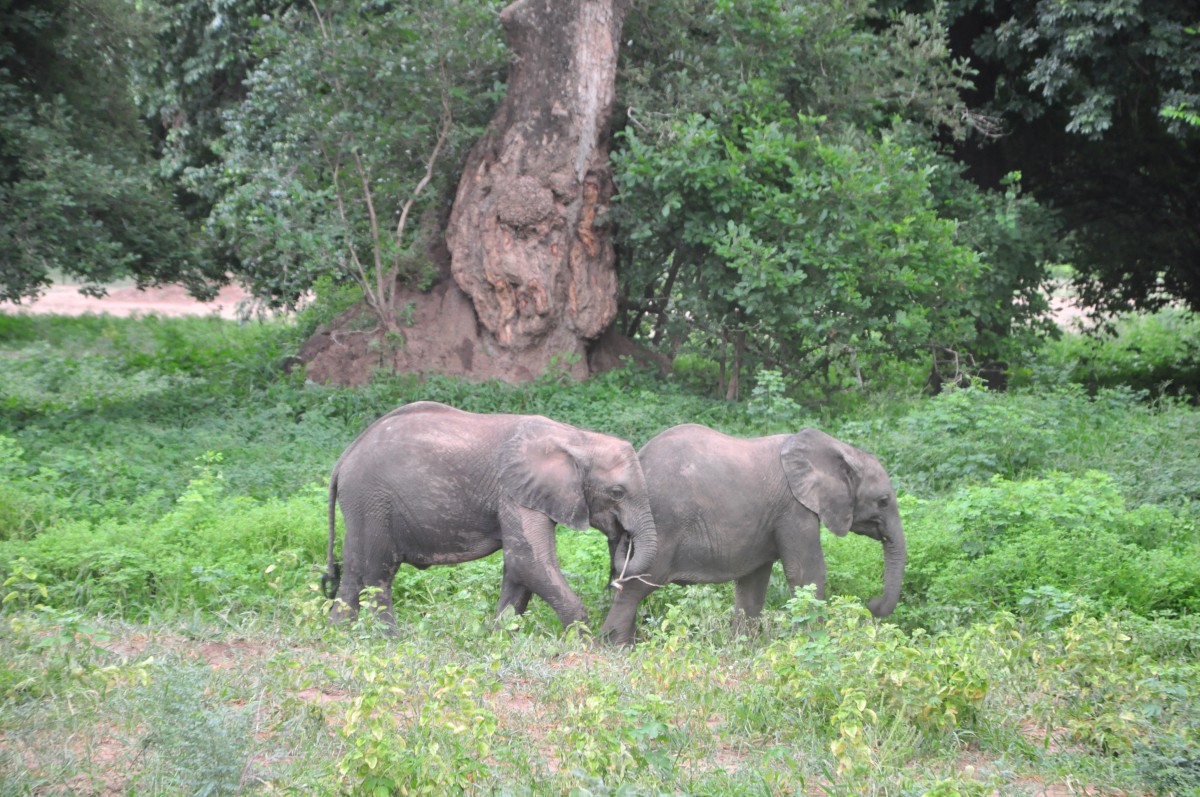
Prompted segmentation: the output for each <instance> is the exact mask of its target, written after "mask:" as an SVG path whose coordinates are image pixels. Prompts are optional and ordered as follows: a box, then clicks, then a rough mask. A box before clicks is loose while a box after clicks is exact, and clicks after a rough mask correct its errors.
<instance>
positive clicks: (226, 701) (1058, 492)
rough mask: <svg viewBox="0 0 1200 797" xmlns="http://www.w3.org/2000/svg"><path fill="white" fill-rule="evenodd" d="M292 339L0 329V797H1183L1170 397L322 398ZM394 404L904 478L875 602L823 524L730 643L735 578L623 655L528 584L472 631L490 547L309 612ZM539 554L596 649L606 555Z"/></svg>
mask: <svg viewBox="0 0 1200 797" xmlns="http://www.w3.org/2000/svg"><path fill="white" fill-rule="evenodd" d="M1172 323H1175V322H1172ZM1188 328H1190V327H1187V326H1186V325H1183V326H1180V325H1179V324H1176V325H1175V326H1172V327H1171V329H1175V330H1179V329H1188ZM296 338H297V330H296V328H291V327H286V326H273V325H267V326H248V327H239V326H237V325H235V324H231V323H228V322H220V321H214V320H211V319H179V320H174V321H170V320H167V321H164V320H161V319H141V320H116V319H97V318H84V319H46V318H44V317H23V318H16V319H12V318H5V317H2V316H0V407H2V408H3V413H2V414H0V583H2V584H3V587H2V588H0V598H3V601H4V602H3V605H2V608H0V640H2V641H0V645H2V646H3V649H4V650H5V651H6V655H5V656H4V660H3V661H2V662H0V795H29V794H66V793H84V794H128V793H136V794H242V793H248V794H305V795H311V794H330V795H332V794H417V793H436V794H443V793H469V794H506V795H542V794H547V795H549V794H578V795H587V794H593V795H618V794H620V795H651V794H655V795H656V794H694V795H704V794H714V795H715V794H722V795H725V794H746V795H764V794H814V795H815V794H823V795H859V794H875V795H910V794H911V795H926V794H927V795H976V794H978V795H991V794H995V793H1000V794H1035V793H1042V792H1043V791H1045V790H1047V789H1051V788H1057V789H1059V790H1060V792H1061V793H1069V792H1068V791H1067V790H1068V789H1076V790H1077V791H1079V790H1081V789H1082V788H1083V787H1084V786H1088V787H1091V788H1095V789H1103V790H1104V792H1103V793H1110V794H1164V795H1185V794H1195V793H1197V791H1198V790H1200V759H1197V758H1196V754H1195V752H1194V751H1195V749H1196V748H1197V744H1198V743H1200V686H1198V684H1200V667H1198V666H1197V665H1196V664H1195V662H1196V661H1197V660H1200V621H1198V620H1197V616H1198V615H1197V614H1196V608H1197V606H1198V605H1200V580H1198V579H1200V576H1198V575H1197V574H1200V561H1198V560H1200V548H1198V544H1200V526H1198V524H1197V521H1196V514H1195V506H1196V502H1197V501H1200V453H1198V452H1197V451H1196V448H1197V447H1196V446H1195V441H1196V440H1197V439H1200V428H1198V424H1200V412H1198V411H1197V410H1196V408H1195V407H1193V406H1192V405H1190V404H1188V403H1186V402H1184V401H1183V400H1181V399H1178V398H1174V397H1172V396H1170V395H1167V394H1166V393H1162V392H1159V393H1157V394H1154V395H1152V394H1150V393H1148V392H1144V391H1140V390H1138V389H1133V388H1129V387H1126V386H1124V385H1122V384H1119V383H1115V384H1106V385H1097V384H1090V383H1086V381H1085V380H1080V381H1072V380H1071V379H1062V378H1061V376H1062V374H1063V371H1062V369H1061V368H1057V367H1050V365H1048V363H1061V362H1062V360H1063V358H1064V357H1065V356H1066V355H1065V354H1063V351H1064V350H1065V348H1066V347H1069V346H1075V345H1077V344H1076V343H1075V342H1073V341H1066V342H1064V343H1062V344H1056V345H1059V346H1062V347H1064V348H1063V349H1056V348H1053V347H1051V348H1050V349H1048V350H1047V351H1045V352H1044V353H1043V354H1042V355H1041V357H1042V359H1041V360H1040V361H1033V362H1031V364H1029V365H1028V366H1027V378H1026V380H1025V382H1024V383H1023V384H1019V385H1018V386H1016V387H1015V388H1014V390H1013V391H1011V392H1009V393H1006V394H995V393H988V392H985V391H982V390H974V389H972V390H958V391H952V392H949V393H946V394H943V395H941V396H939V397H937V398H933V399H930V398H922V397H920V396H917V395H913V394H908V393H904V392H893V393H891V394H880V395H875V396H867V397H860V398H858V399H857V400H855V401H849V400H847V399H846V397H844V396H843V397H842V400H841V401H840V403H839V404H838V406H837V408H836V409H833V408H830V407H820V406H817V405H811V404H801V403H799V402H796V401H793V400H791V399H789V398H787V396H786V395H785V394H784V393H783V392H781V391H780V390H779V389H778V388H779V385H772V386H771V389H770V390H766V389H763V390H759V391H758V392H757V393H755V394H753V396H752V398H751V400H749V401H747V402H746V403H745V404H738V405H731V404H727V403H725V402H720V401H713V400H710V399H706V398H703V397H700V396H698V395H695V394H694V393H692V392H689V389H688V388H687V387H686V386H683V385H678V384H675V383H671V382H662V381H659V380H658V379H656V378H655V377H653V376H651V375H649V374H646V373H642V372H637V371H625V372H620V373H616V374H611V375H606V376H604V377H600V378H597V379H594V380H591V381H589V382H587V383H584V384H573V383H568V382H566V381H564V380H563V379H561V378H558V377H556V376H554V375H550V376H547V377H545V378H543V379H542V380H539V381H538V382H536V383H534V384H532V385H528V386H524V387H519V388H518V387H512V386H507V385H502V384H497V383H490V384H482V385H472V384H468V383H464V382H459V381H453V380H442V379H431V380H428V381H425V382H417V381H415V380H412V379H407V378H402V377H397V378H391V379H380V380H377V381H376V382H374V383H372V384H371V385H369V386H367V387H365V388H360V389H355V390H350V389H340V388H330V387H324V386H318V385H312V384H307V383H305V382H304V381H303V379H302V377H301V376H300V375H298V374H292V375H290V376H289V375H286V374H284V373H283V371H282V365H283V364H284V363H286V362H287V355H288V353H289V352H290V351H291V349H292V348H293V347H294V346H295V342H296ZM1114 357H1115V355H1114ZM1114 361H1119V357H1118V358H1116V360H1114ZM1039 369H1041V370H1039ZM1111 370H1112V371H1113V372H1116V371H1119V370H1120V369H1119V368H1117V369H1111ZM418 398H432V399H437V400H442V401H446V402H448V403H452V404H455V405H457V406H461V407H464V408H467V409H474V410H478V411H513V412H537V413H542V414H547V415H550V416H552V417H555V418H558V419H560V420H564V421H567V422H571V423H576V424H578V425H581V426H586V427H588V428H593V429H598V430H601V431H606V432H610V433H614V434H619V435H621V436H624V437H626V438H628V439H630V440H631V441H633V442H634V443H635V444H638V445H640V444H641V443H643V442H645V440H647V439H648V438H649V437H650V436H652V435H653V434H655V433H656V432H657V431H659V430H661V429H663V428H666V427H667V426H670V425H673V424H675V423H680V422H684V421H699V422H703V423H707V424H709V425H712V426H715V427H718V428H722V429H724V430H726V431H729V432H732V433H736V434H762V433H767V432H775V431H782V430H786V429H794V428H798V427H800V426H803V425H818V426H821V427H822V428H825V429H826V430H828V431H830V432H831V433H834V434H835V435H838V436H840V437H842V438H843V439H845V440H847V441H849V442H853V443H855V444H858V445H861V446H863V447H864V448H867V449H869V450H872V451H874V452H875V453H877V454H878V455H879V456H880V459H881V460H882V461H883V462H884V463H885V464H886V466H887V467H888V469H889V471H890V473H891V475H892V477H893V480H894V481H895V482H896V483H897V485H898V486H899V487H900V489H901V499H902V513H903V517H904V520H905V527H906V531H907V536H908V541H909V553H910V559H909V567H908V572H907V574H906V583H905V593H904V597H903V598H902V602H901V606H900V608H899V609H898V610H897V612H896V614H895V615H893V617H892V618H890V619H889V620H888V621H884V622H880V621H876V620H874V619H872V618H871V617H870V616H869V615H868V614H866V613H865V610H864V609H863V602H862V599H863V598H866V597H870V596H871V595H873V594H875V593H876V592H877V591H878V588H879V586H878V585H879V574H880V570H881V561H880V560H881V557H880V556H879V549H878V546H877V545H876V544H873V543H871V542H870V541H868V540H866V539H864V538H861V537H857V536H856V535H850V536H849V537H847V538H845V539H837V538H833V537H832V536H829V538H828V539H827V540H826V546H825V548H826V555H827V560H828V563H829V587H830V589H829V591H830V600H829V601H828V602H826V603H821V602H817V601H814V600H813V599H812V598H811V596H807V595H803V594H802V595H800V596H796V597H794V598H793V597H791V596H788V595H787V594H786V590H785V589H784V587H783V585H782V583H781V581H780V580H779V579H778V578H777V579H776V581H775V582H774V583H773V585H772V588H771V591H770V595H769V599H768V606H767V611H766V614H765V616H764V619H763V621H762V623H761V624H760V625H759V628H758V629H757V631H756V632H755V633H753V634H751V635H749V636H745V637H740V638H731V637H730V634H729V620H730V612H731V607H732V603H733V601H732V589H731V585H728V584H726V585H709V586H703V585H698V586H693V587H681V586H675V585H672V586H669V587H667V588H664V589H662V590H659V591H658V592H656V593H655V594H654V595H652V596H651V597H650V598H648V599H647V600H646V601H644V602H643V607H642V614H641V620H640V633H641V636H642V642H641V644H639V646H638V647H637V648H636V649H634V650H632V651H628V650H617V649H612V648H610V647H607V646H605V645H601V644H597V643H596V642H594V641H593V640H592V639H591V638H590V637H589V636H588V634H586V633H576V632H570V633H566V634H564V633H563V631H562V629H561V628H560V627H559V625H558V623H557V620H556V618H555V617H554V614H553V612H552V611H550V610H549V608H548V607H547V606H546V605H545V604H544V603H542V602H540V601H536V600H535V601H534V602H533V603H532V604H531V606H530V611H529V612H528V613H527V614H526V615H525V616H523V617H513V616H505V617H502V618H499V619H498V620H496V619H493V617H492V614H493V611H494V607H495V603H496V600H497V597H498V592H499V583H500V572H501V562H500V559H499V558H498V557H497V556H493V557H489V558H488V559H485V560H481V561H478V562H473V563H470V564H467V565H462V566H458V567H455V568H453V569H448V568H432V569H430V570H427V571H416V570H413V569H411V568H404V569H402V571H401V573H400V575H399V576H398V577H397V583H396V587H395V592H396V609H397V615H398V622H399V628H398V633H397V634H396V636H394V637H388V636H385V635H384V634H383V633H382V630H381V629H380V628H378V627H377V626H376V625H375V624H374V623H373V622H372V618H371V617H370V615H369V614H368V615H364V616H363V618H362V619H361V620H360V621H359V622H358V623H356V624H354V625H352V626H348V627H341V628H330V627H329V625H328V623H327V622H326V620H325V612H326V604H325V601H324V600H323V599H322V598H321V596H320V595H319V594H318V590H317V578H318V575H319V573H320V572H321V570H323V568H324V541H325V527H324V526H325V520H324V517H325V514H324V500H325V495H324V486H323V485H324V480H325V479H326V478H327V474H328V471H329V469H330V468H331V467H332V464H333V462H334V461H335V460H336V458H337V455H338V454H339V453H340V451H341V450H342V448H343V447H344V446H345V445H346V444H347V443H348V442H349V441H350V440H351V439H352V438H353V437H354V435H355V434H357V432H358V431H359V430H361V428H362V427H363V426H365V425H366V424H367V423H368V422H369V421H370V420H371V419H373V418H374V417H376V416H377V415H378V414H381V413H382V412H384V411H386V410H387V409H390V408H391V407H392V406H395V405H396V404H399V403H403V402H405V401H411V400H415V399H418ZM559 556H560V560H561V564H562V566H563V570H564V572H565V573H566V575H567V578H568V580H569V582H570V583H571V585H572V587H573V588H574V589H575V590H576V592H577V593H578V594H579V595H580V596H581V598H582V599H583V601H584V603H585V605H586V606H588V607H589V610H590V613H591V618H590V626H591V627H592V628H593V629H594V628H598V627H599V624H600V623H601V622H602V620H603V617H604V612H605V610H606V608H607V606H608V603H609V600H610V596H609V593H608V592H607V590H606V586H605V581H606V574H607V548H606V546H605V543H604V540H603V538H602V537H601V535H599V534H596V533H594V532H591V533H576V532H566V531H564V532H562V533H561V534H560V537H559ZM1050 793H1056V792H1053V791H1051V792H1050Z"/></svg>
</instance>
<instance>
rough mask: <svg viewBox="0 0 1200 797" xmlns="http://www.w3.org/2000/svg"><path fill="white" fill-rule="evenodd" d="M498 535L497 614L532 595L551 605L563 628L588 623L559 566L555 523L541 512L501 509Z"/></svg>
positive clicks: (519, 604)
mask: <svg viewBox="0 0 1200 797" xmlns="http://www.w3.org/2000/svg"><path fill="white" fill-rule="evenodd" d="M500 532H501V536H502V539H503V542H504V584H503V586H502V587H501V592H500V610H501V611H503V610H504V608H505V607H506V606H509V605H511V606H512V607H513V608H514V609H521V608H523V607H522V605H521V596H522V594H523V592H524V593H528V592H533V593H534V594H536V595H538V596H539V597H541V598H542V600H544V601H546V603H548V604H550V607H551V608H552V609H554V611H555V612H556V613H557V614H558V619H559V620H560V621H561V622H562V624H563V627H564V628H566V627H568V626H570V625H571V624H572V623H587V610H586V609H584V608H583V601H581V600H580V599H579V596H578V595H576V594H575V593H574V592H573V591H572V590H571V587H570V586H569V585H568V584H567V580H566V579H565V578H564V577H563V574H562V570H560V569H559V566H558V552H557V550H556V549H555V544H554V521H553V520H551V519H550V518H548V517H546V516H545V515H543V514H542V513H541V512H535V511H534V510H532V509H527V508H525V507H523V506H517V505H512V506H508V507H504V508H502V509H501V512H500ZM528 603H529V596H528V594H525V595H524V604H528Z"/></svg>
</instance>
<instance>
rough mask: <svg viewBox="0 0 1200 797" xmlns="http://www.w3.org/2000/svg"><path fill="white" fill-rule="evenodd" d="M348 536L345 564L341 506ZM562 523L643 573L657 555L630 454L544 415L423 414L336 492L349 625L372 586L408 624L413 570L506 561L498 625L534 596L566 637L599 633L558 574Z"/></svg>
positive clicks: (369, 440) (433, 406)
mask: <svg viewBox="0 0 1200 797" xmlns="http://www.w3.org/2000/svg"><path fill="white" fill-rule="evenodd" d="M339 504H340V505H341V508H342V516H343V518H344V519H345V525H346V536H345V541H344V543H343V545H342V558H343V560H344V563H345V567H344V569H343V568H342V567H340V566H339V565H338V563H337V560H336V557H335V542H336V527H335V519H336V513H337V505H339ZM555 523H561V524H563V525H564V526H569V527H571V528H573V529H577V530H584V529H587V528H588V526H589V525H591V526H594V527H596V528H598V529H600V530H601V531H603V532H604V533H605V535H606V536H608V538H609V540H610V549H611V548H612V542H611V541H612V540H617V539H623V538H628V539H632V540H634V541H635V543H636V545H637V548H638V551H637V555H636V556H635V557H634V559H635V560H636V562H637V568H639V569H641V568H649V567H650V563H651V562H652V561H653V560H654V554H655V550H656V548H657V543H656V539H655V537H656V533H655V528H654V521H653V518H652V516H651V514H650V503H649V500H648V497H647V494H646V481H645V478H644V477H643V476H642V469H641V466H640V464H639V462H638V459H637V453H636V452H635V451H634V449H633V446H631V445H630V444H629V443H628V442H626V441H624V440H621V439H619V438H616V437H610V436H608V435H604V434H599V433H595V432H588V431H584V430H582V429H577V428H575V427H573V426H568V425H566V424H563V423H558V422H556V421H552V420H550V419H549V418H543V417H541V416H534V415H499V414H496V415H482V414H476V413H471V412H464V411H462V410H458V409H454V408H453V407H448V406H446V405H443V404H438V403H435V402H430V401H421V402H417V403H414V404H408V405H406V406H403V407H400V408H398V409H395V410H393V411H391V412H389V413H388V414H386V415H384V416H383V417H381V418H379V419H378V420H376V421H375V422H374V423H372V424H371V425H370V426H369V427H368V428H367V429H366V430H365V431H363V432H362V434H360V435H359V436H358V438H357V439H355V440H354V442H352V443H351V444H350V445H349V447H347V448H346V450H345V451H344V452H343V453H342V456H341V458H340V459H338V462H337V465H336V466H335V467H334V469H333V474H332V475H331V477H330V479H329V570H328V572H327V573H326V574H325V576H324V577H323V578H322V585H323V587H324V590H325V594H326V595H327V596H328V597H330V598H333V597H335V596H336V598H337V599H338V600H337V602H336V603H335V604H334V611H333V617H334V619H335V620H337V619H343V618H345V617H347V616H353V615H354V614H356V613H357V612H358V609H359V593H360V592H361V591H362V590H363V588H365V587H378V588H379V589H380V594H379V601H380V606H379V609H380V613H381V615H382V617H383V618H384V619H385V620H386V621H388V622H389V623H392V624H394V623H395V616H394V614H393V610H392V579H393V578H394V577H395V575H396V571H397V569H399V567H400V565H401V564H404V563H408V564H410V565H412V566H413V567H416V568H419V569H424V568H427V567H429V566H431V565H449V564H457V563H460V562H467V561H470V560H473V559H479V558H481V557H484V556H487V555H488V554H490V553H493V552H494V551H497V550H500V549H501V548H503V549H504V579H503V583H502V585H501V589H500V605H499V608H498V610H497V614H499V613H500V612H502V611H504V609H505V608H507V607H509V606H511V607H512V608H513V609H514V610H515V611H516V612H517V613H518V614H520V613H523V612H524V611H525V609H526V606H527V605H528V603H529V599H530V596H531V595H533V594H536V595H539V596H541V597H542V598H543V599H544V600H545V601H546V602H547V603H549V604H550V606H551V607H553V609H554V611H555V612H557V614H558V618H559V620H561V621H562V623H563V625H564V626H568V625H570V624H572V623H577V622H586V620H587V612H586V610H585V609H584V606H583V603H582V601H580V599H579V597H578V596H577V595H576V594H575V593H574V592H572V591H571V588H570V587H569V586H568V585H567V581H566V579H565V578H564V577H563V574H562V572H561V571H560V569H559V567H558V557H557V554H556V551H555V537H554V535H555Z"/></svg>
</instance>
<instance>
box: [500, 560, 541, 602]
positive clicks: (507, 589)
mask: <svg viewBox="0 0 1200 797" xmlns="http://www.w3.org/2000/svg"><path fill="white" fill-rule="evenodd" d="M507 556H508V554H507V553H506V554H505V557H506V558H505V561H504V581H503V582H502V583H501V584H500V605H499V606H497V607H496V616H497V617H499V616H500V615H502V614H504V610H505V609H507V608H508V607H509V606H511V607H512V609H513V611H514V612H516V613H517V614H525V610H526V609H527V608H529V599H530V598H531V597H532V596H533V591H532V590H530V589H529V587H527V586H525V585H524V584H522V583H521V582H520V581H518V580H517V579H516V578H515V577H514V576H513V575H512V573H511V571H510V570H509V567H508V559H507Z"/></svg>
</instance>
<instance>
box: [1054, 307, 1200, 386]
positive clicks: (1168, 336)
mask: <svg viewBox="0 0 1200 797" xmlns="http://www.w3.org/2000/svg"><path fill="white" fill-rule="evenodd" d="M1036 363H1037V366H1036V373H1037V374H1038V375H1039V376H1040V377H1041V378H1042V379H1044V380H1050V379H1055V380H1060V381H1061V380H1070V381H1072V382H1076V383H1078V384H1081V385H1083V386H1084V387H1086V388H1087V389H1088V391H1089V392H1093V393H1094V392H1096V391H1098V390H1100V389H1102V388H1113V387H1117V386H1124V387H1128V388H1131V389H1133V390H1137V391H1143V392H1145V393H1146V394H1147V395H1151V396H1159V395H1174V396H1183V397H1186V398H1188V399H1190V400H1192V401H1195V400H1196V399H1197V398H1200V315H1197V314H1196V313H1192V312H1188V311H1186V310H1183V309H1180V308H1167V309H1165V310H1160V311H1158V312H1156V313H1153V314H1136V315H1133V314H1131V315H1125V316H1122V317H1120V318H1118V319H1117V320H1116V322H1115V324H1114V326H1113V327H1112V328H1111V329H1109V330H1107V331H1105V330H1101V331H1097V332H1094V333H1092V334H1073V335H1065V336H1063V337H1062V338H1061V339H1060V340H1058V341H1055V342H1053V343H1050V344H1048V345H1047V346H1046V347H1045V349H1044V350H1043V351H1041V352H1039V353H1038V356H1037V358H1036Z"/></svg>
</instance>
